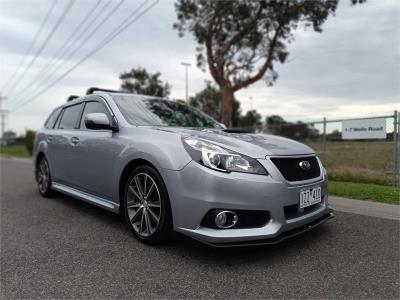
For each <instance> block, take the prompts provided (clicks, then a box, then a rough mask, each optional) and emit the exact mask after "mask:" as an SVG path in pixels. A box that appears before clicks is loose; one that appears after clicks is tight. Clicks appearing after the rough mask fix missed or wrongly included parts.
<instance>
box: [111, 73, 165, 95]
mask: <svg viewBox="0 0 400 300" xmlns="http://www.w3.org/2000/svg"><path fill="white" fill-rule="evenodd" d="M160 76H161V73H160V72H157V73H154V74H151V73H149V72H147V70H146V69H144V68H141V67H138V68H137V69H131V70H130V71H129V72H124V73H122V74H121V75H120V76H119V79H121V80H122V83H121V88H120V89H121V90H122V91H127V92H130V93H135V94H141V95H149V96H156V97H167V96H168V95H169V94H170V90H171V86H170V85H169V84H168V83H163V82H162V80H161V79H160Z"/></svg>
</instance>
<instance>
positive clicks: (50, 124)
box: [44, 108, 61, 128]
mask: <svg viewBox="0 0 400 300" xmlns="http://www.w3.org/2000/svg"><path fill="white" fill-rule="evenodd" d="M60 111H61V108H58V109H56V110H55V111H54V112H53V113H52V114H51V115H50V117H49V118H48V119H47V121H46V123H45V124H44V126H45V127H46V128H53V127H54V124H55V123H56V121H57V118H58V115H59V114H60Z"/></svg>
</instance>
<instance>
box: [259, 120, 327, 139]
mask: <svg viewBox="0 0 400 300" xmlns="http://www.w3.org/2000/svg"><path fill="white" fill-rule="evenodd" d="M265 123H266V125H267V130H268V132H270V133H272V134H276V135H281V136H284V137H287V138H291V139H294V140H306V139H310V140H312V139H316V138H318V137H319V131H318V129H316V128H315V127H314V126H313V125H312V124H307V123H303V122H300V121H297V122H296V123H293V122H286V121H285V120H284V119H283V118H282V117H281V116H278V115H272V116H269V117H267V118H266V120H265Z"/></svg>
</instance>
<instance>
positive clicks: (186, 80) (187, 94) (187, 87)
mask: <svg viewBox="0 0 400 300" xmlns="http://www.w3.org/2000/svg"><path fill="white" fill-rule="evenodd" d="M181 65H182V66H184V67H185V95H186V103H188V102H189V79H188V68H189V67H190V66H191V64H189V63H185V62H181Z"/></svg>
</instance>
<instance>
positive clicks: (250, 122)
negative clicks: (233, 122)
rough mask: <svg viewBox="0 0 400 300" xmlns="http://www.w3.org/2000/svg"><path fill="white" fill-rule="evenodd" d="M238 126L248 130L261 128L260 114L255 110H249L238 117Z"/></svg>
mask: <svg viewBox="0 0 400 300" xmlns="http://www.w3.org/2000/svg"><path fill="white" fill-rule="evenodd" d="M238 125H239V127H242V128H244V129H247V130H249V131H257V130H261V127H262V122H261V115H260V114H259V113H257V111H256V110H254V109H253V110H249V111H248V112H247V113H246V114H245V115H244V116H241V117H240V118H239V124H238Z"/></svg>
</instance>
